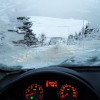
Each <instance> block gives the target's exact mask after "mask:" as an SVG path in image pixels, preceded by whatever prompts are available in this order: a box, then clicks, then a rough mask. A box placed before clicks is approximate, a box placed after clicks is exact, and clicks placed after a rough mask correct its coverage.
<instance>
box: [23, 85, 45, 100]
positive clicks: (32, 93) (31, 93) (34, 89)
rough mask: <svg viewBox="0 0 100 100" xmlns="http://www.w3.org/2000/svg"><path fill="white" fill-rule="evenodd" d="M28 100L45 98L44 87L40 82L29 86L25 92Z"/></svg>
mask: <svg viewBox="0 0 100 100" xmlns="http://www.w3.org/2000/svg"><path fill="white" fill-rule="evenodd" d="M25 98H26V100H42V99H43V88H42V86H41V85H39V84H31V85H30V86H28V88H27V89H26V92H25Z"/></svg>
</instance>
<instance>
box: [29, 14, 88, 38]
mask: <svg viewBox="0 0 100 100" xmlns="http://www.w3.org/2000/svg"><path fill="white" fill-rule="evenodd" d="M30 20H31V21H32V22H33V26H32V29H33V32H34V33H36V35H37V37H38V36H39V35H40V34H42V33H44V34H45V35H46V37H63V38H67V37H68V35H69V34H73V35H74V34H75V32H77V33H79V32H80V31H81V30H82V27H83V20H76V19H60V18H51V17H39V16H31V19H30ZM87 23H88V22H87V21H86V20H84V26H86V24H87Z"/></svg>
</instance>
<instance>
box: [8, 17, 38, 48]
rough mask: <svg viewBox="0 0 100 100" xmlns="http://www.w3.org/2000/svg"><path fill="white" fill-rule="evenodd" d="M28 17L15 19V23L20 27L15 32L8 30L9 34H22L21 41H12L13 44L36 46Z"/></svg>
mask: <svg viewBox="0 0 100 100" xmlns="http://www.w3.org/2000/svg"><path fill="white" fill-rule="evenodd" d="M29 19H30V18H29V17H17V21H18V22H19V23H22V24H19V25H20V26H19V27H17V28H16V30H8V31H10V32H17V34H19V35H20V34H23V35H24V38H23V40H18V41H12V42H13V43H14V44H25V45H27V46H31V45H37V44H38V39H37V38H36V36H35V34H34V33H33V31H32V30H31V29H30V28H31V27H32V22H30V21H29Z"/></svg>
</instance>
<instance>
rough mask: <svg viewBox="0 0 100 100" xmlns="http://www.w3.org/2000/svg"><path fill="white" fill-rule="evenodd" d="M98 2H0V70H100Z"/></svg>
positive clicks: (40, 0)
mask: <svg viewBox="0 0 100 100" xmlns="http://www.w3.org/2000/svg"><path fill="white" fill-rule="evenodd" d="M99 6H100V0H0V69H4V70H9V69H14V70H18V69H30V68H31V69H32V68H40V67H46V66H51V65H58V64H66V65H73V66H74V65H77V66H100V56H99V55H100V24H99V21H100V13H99V11H100V7H99Z"/></svg>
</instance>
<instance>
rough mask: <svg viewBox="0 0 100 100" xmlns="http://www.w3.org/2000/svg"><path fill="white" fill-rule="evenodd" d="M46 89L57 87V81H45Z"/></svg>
mask: <svg viewBox="0 0 100 100" xmlns="http://www.w3.org/2000/svg"><path fill="white" fill-rule="evenodd" d="M46 87H57V81H55V80H47V81H46Z"/></svg>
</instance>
